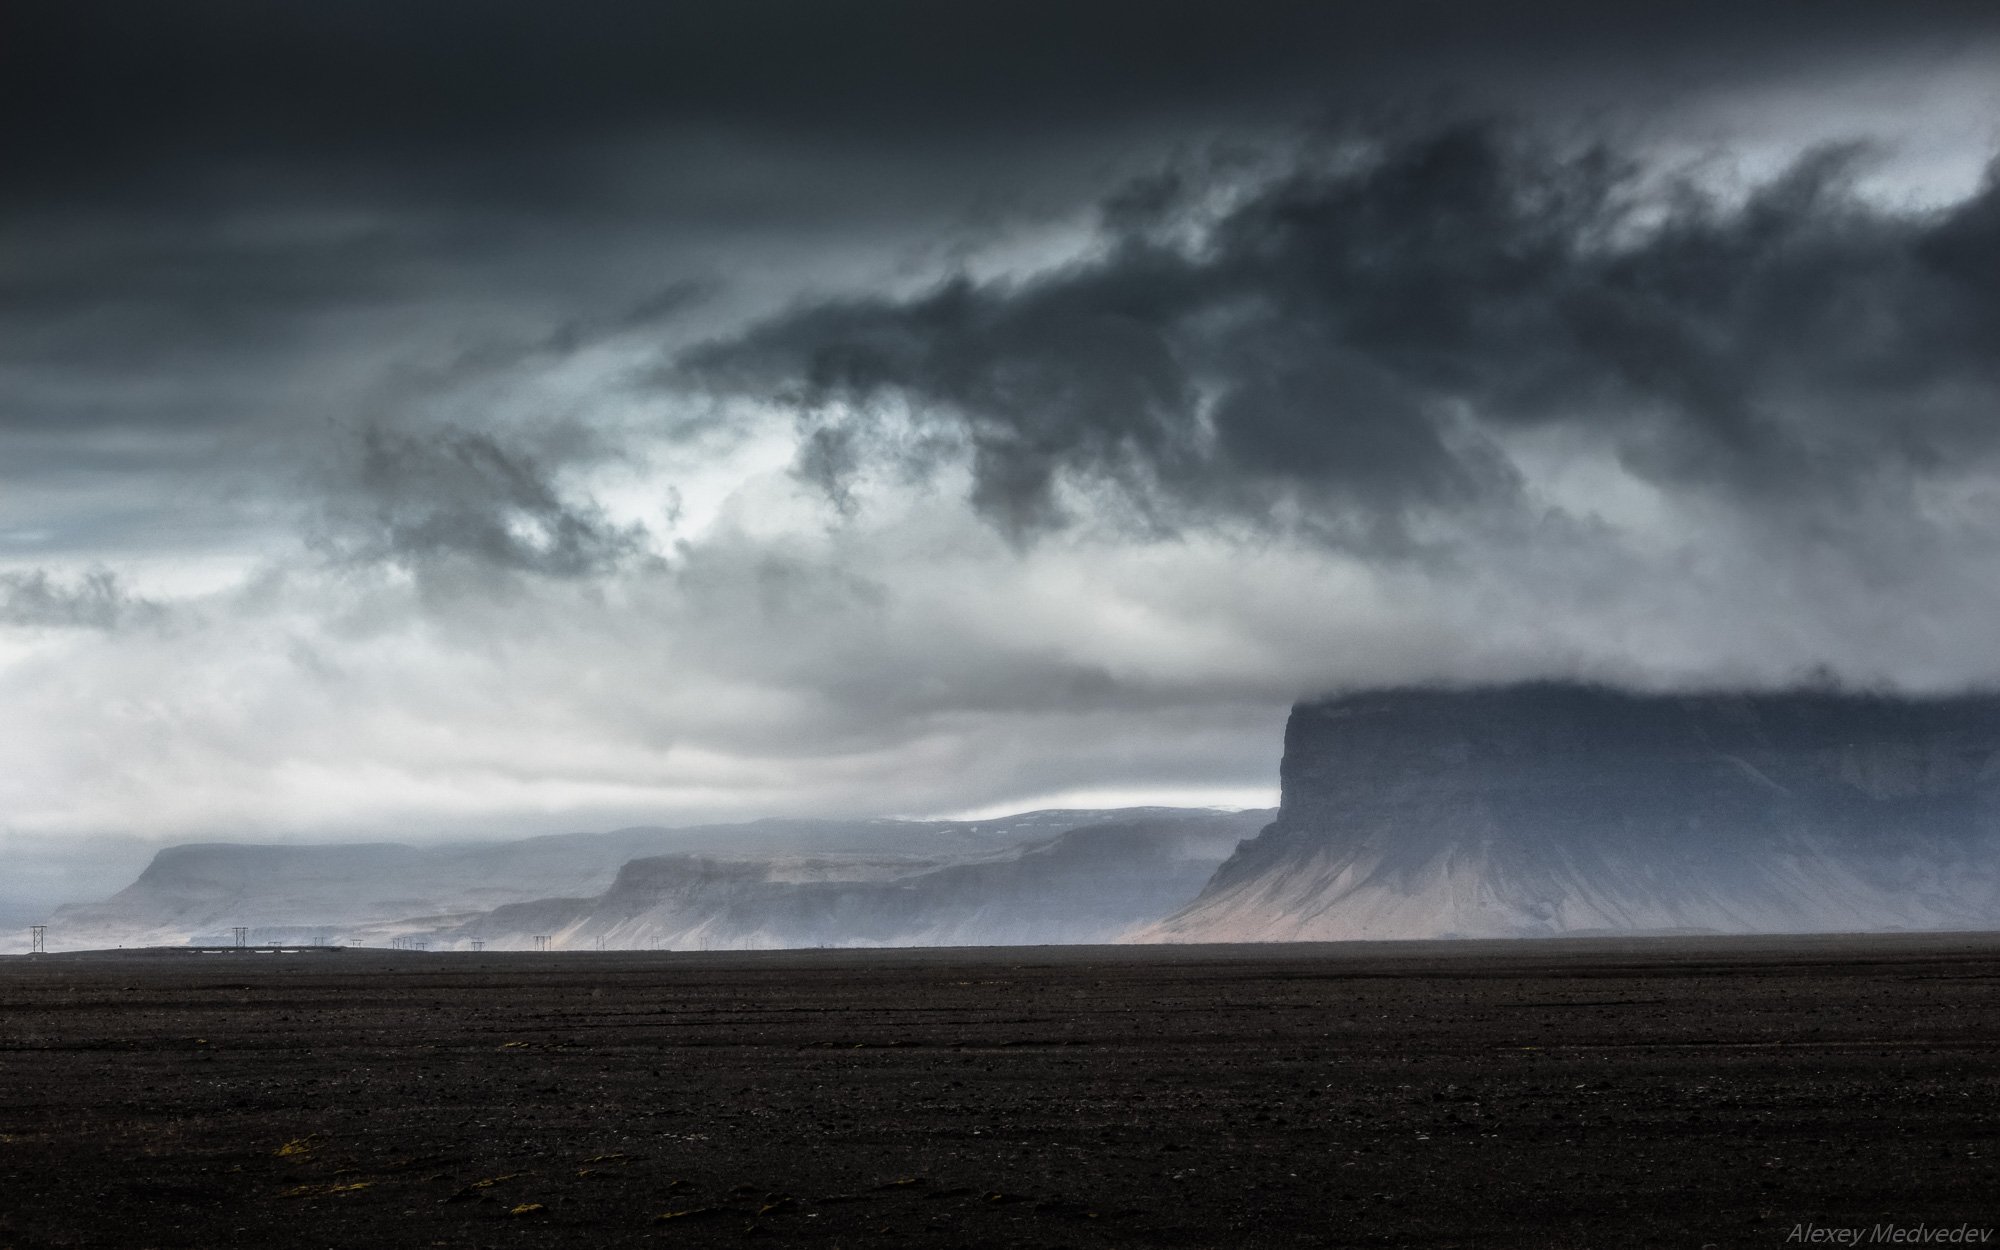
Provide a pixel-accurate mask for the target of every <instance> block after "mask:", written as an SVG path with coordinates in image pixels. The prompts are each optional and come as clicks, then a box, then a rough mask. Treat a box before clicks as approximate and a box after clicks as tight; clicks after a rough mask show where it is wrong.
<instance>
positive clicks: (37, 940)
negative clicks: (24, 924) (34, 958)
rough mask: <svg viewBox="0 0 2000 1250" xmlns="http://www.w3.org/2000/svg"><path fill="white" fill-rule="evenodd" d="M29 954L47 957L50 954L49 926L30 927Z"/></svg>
mask: <svg viewBox="0 0 2000 1250" xmlns="http://www.w3.org/2000/svg"><path fill="white" fill-rule="evenodd" d="M28 953H29V954H30V955H46V954H48V953H49V927H48V926H47V925H45V924H38V925H31V926H29V928H28Z"/></svg>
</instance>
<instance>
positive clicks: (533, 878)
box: [49, 808, 1269, 949]
mask: <svg viewBox="0 0 2000 1250" xmlns="http://www.w3.org/2000/svg"><path fill="white" fill-rule="evenodd" d="M1268 816H1269V813H1268V812H1266V813H1251V814H1248V815H1244V814H1240V813H1221V812H1212V811H1199V810H1183V809H1172V808H1130V809H1122V810H1117V811H1090V810H1071V809H1057V810H1048V811H1036V812H1026V813H1021V814H1019V815H1013V816H1007V817H1000V818H995V819H991V820H979V821H902V820H848V821H837V820H818V821H815V820H764V821H753V822H749V823H746V824H736V825H704V826H696V827H691V828H683V829H660V828H647V827H639V828H631V829H622V830H615V831H612V832H608V833H574V834H555V835H548V836H543V837H536V838H527V839H521V840H518V841H511V842H488V843H478V844H459V845H450V846H439V847H417V846H409V845H404V844H400V843H393V842H379V843H344V844H334V845H317V846H292V845H255V844H231V843H197V844H188V845H182V846H173V847H168V848H165V849H163V850H161V851H160V852H158V853H157V854H156V855H155V856H154V858H153V861H152V862H151V863H150V864H149V865H147V867H146V869H145V870H144V871H143V872H142V873H140V875H139V878H138V879H137V880H136V881H134V882H133V883H132V884H131V885H130V886H128V887H126V888H125V889H124V890H121V891H120V892H119V893H118V894H116V895H114V896H113V897H111V898H109V899H106V900H105V901H103V902H101V903H90V904H77V905H72V906H69V907H65V908H62V909H60V910H59V911H58V912H57V913H56V914H55V916H53V917H52V918H51V919H50V930H49V932H50V938H51V942H52V944H55V945H58V946H59V947H60V948H63V949H78V948H81V947H90V946H117V945H124V946H138V945H178V944H181V943H186V942H190V941H201V942H214V941H222V940H226V939H227V938H228V937H229V935H230V932H231V930H232V928H234V927H235V926H238V925H242V926H245V927H247V928H249V929H250V930H251V935H252V938H253V940H257V941H273V942H301V941H305V942H310V941H322V942H329V943H352V942H362V943H370V944H379V943H385V942H387V941H390V940H392V939H394V938H421V939H423V940H425V941H427V942H431V943H434V944H437V945H441V946H450V945H453V944H456V943H466V942H470V941H472V940H474V939H475V938H476V939H477V940H479V941H482V942H486V943H490V944H491V946H492V948H493V949H505V948H508V947H513V946H519V947H522V948H527V947H528V946H530V944H531V942H532V939H533V937H535V936H545V935H546V936H553V938H554V939H555V941H556V944H557V945H558V946H560V945H563V944H567V943H569V942H571V941H574V942H576V943H579V944H581V943H585V942H588V943H590V944H592V945H594V944H595V943H596V941H597V940H598V939H599V938H601V937H602V938H606V939H607V941H617V942H621V943H626V944H631V945H672V944H673V943H674V942H676V941H679V940H684V941H685V942H686V943H687V944H689V945H693V944H696V943H701V942H706V943H710V944H714V945H725V944H729V945H774V944H787V939H786V937H785V936H784V935H791V940H790V941H789V944H797V945H817V944H821V943H827V944H850V943H852V942H865V943H867V944H880V942H881V941H885V940H888V939H886V938H883V937H882V936H881V935H882V934H885V933H889V932H890V929H886V928H883V927H882V926H881V925H879V924H874V925H870V924H864V923H863V919H864V917H863V914H862V912H860V911H857V910H855V904H858V901H859V900H861V899H862V898H864V897H869V898H873V899H874V900H875V902H876V903H877V904H879V905H880V906H881V907H883V908H891V909H893V905H898V904H900V903H901V902H903V901H905V900H906V899H907V898H911V897H915V894H916V893H922V891H923V889H929V890H932V891H943V892H944V894H950V893H952V890H951V889H950V887H951V886H952V885H953V884H954V883H955V882H957V883H960V884H963V883H962V882H959V879H958V878H955V877H953V876H951V875H950V873H951V872H952V871H972V870H976V869H980V868H982V867H983V866H986V865H1000V864H1005V863H1010V862H1013V861H1016V860H1022V859H1028V858H1033V860H1034V865H1035V866H1041V865H1053V866H1056V867H1059V868H1066V869H1073V870H1075V871H1077V872H1079V873H1083V874H1085V875H1086V876H1089V874H1090V873H1091V872H1095V873H1096V877H1095V878H1093V879H1095V880H1097V881H1098V885H1097V887H1096V899H1095V902H1093V901H1092V900H1090V899H1086V898H1084V897H1082V896H1081V895H1080V894H1079V893H1078V892H1077V891H1076V890H1069V891H1068V892H1067V893H1065V892H1064V889H1063V887H1062V886H1061V884H1060V883H1059V882H1057V881H1055V880H1054V879H1053V878H1051V879H1049V880H1047V881H1045V882H1044V883H1043V884H1044V887H1045V888H1046V889H1048V890H1050V891H1053V892H1054V893H1052V894H1051V897H1056V896H1060V897H1064V898H1068V899H1070V900H1071V901H1072V902H1073V903H1074V905H1076V906H1079V907H1083V906H1095V905H1097V904H1098V903H1104V904H1106V905H1107V906H1108V904H1109V901H1110V900H1113V899H1121V900H1123V901H1121V902H1119V904H1118V906H1119V907H1122V908H1123V909H1124V910H1116V909H1112V910H1116V914H1117V916H1119V917H1120V919H1119V920H1118V922H1117V923H1116V924H1113V925H1109V926H1107V925H1104V924H1097V923H1095V922H1091V923H1087V924H1078V923H1071V924H1069V925H1068V926H1066V927H1065V926H1054V927H1051V926H1049V925H1046V924H1045V925H1043V926H1040V927H1038V928H1035V929H1025V928H1019V927H1016V928H1009V927H1008V926H1007V925H1006V924H1005V923H1004V922H1003V921H1002V920H1001V919H1000V918H999V917H998V916H997V915H995V916H994V918H993V919H992V921H991V922H990V923H988V924H986V925H985V926H983V927H982V926H981V925H978V924H971V923H967V922H965V921H963V920H959V921H953V920H951V919H950V918H949V916H947V915H946V914H945V913H946V912H950V911H951V908H952V907H957V908H958V910H959V911H960V912H969V910H973V911H976V910H977V909H978V908H980V907H981V906H984V903H983V902H982V901H981V898H980V896H979V895H978V890H977V888H976V887H969V890H970V892H968V890H967V889H959V890H958V891H957V892H956V894H955V897H956V898H957V899H958V901H957V902H956V903H954V904H949V905H947V904H944V903H943V902H941V901H934V903H933V904H932V910H931V911H930V912H928V913H926V912H924V909H923V908H921V907H919V908H917V909H915V910H914V911H908V912H906V913H904V914H907V915H910V916H919V915H920V914H921V915H922V917H923V918H922V921H921V923H918V924H915V927H913V928H910V929H909V933H908V935H909V936H910V937H911V940H913V941H914V940H921V936H920V935H921V933H924V932H934V933H945V932H951V933H955V934H957V935H958V936H959V937H961V938H963V939H965V940H968V941H977V940H980V935H981V934H982V933H988V932H1001V931H1003V930H1004V931H1006V932H1010V933H1019V934H1021V935H1022V936H1023V939H1024V940H1031V939H1030V938H1029V935H1030V934H1031V933H1033V932H1041V933H1054V932H1083V931H1087V932H1090V933H1094V934H1100V935H1101V936H1100V937H1099V939H1098V940H1108V938H1110V937H1114V936H1117V934H1118V933H1119V932H1122V931H1123V929H1125V928H1129V927H1131V926H1132V925H1134V924H1137V923H1140V922H1143V921H1149V920H1153V919H1157V918H1158V917H1159V916H1161V915H1164V914H1165V913H1166V912H1167V911H1170V910H1172V909H1173V908H1175V907H1178V906H1179V905H1180V904H1182V903H1184V902H1186V901H1187V900H1188V899H1189V898H1192V897H1193V896H1194V894H1195V893H1196V892H1197V891H1198V890H1199V889H1200V887H1201V884H1202V882H1203V881H1205V880H1206V879H1207V877H1208V874H1209V873H1210V872H1211V871H1212V870H1213V869H1214V867H1215V865H1216V864H1218V863H1220V862H1221V861H1222V859H1223V858H1224V857H1225V856H1226V855H1227V854H1228V852H1229V851H1230V849H1232V847H1233V846H1234V843H1235V842H1236V840H1238V839H1240V838H1242V837H1246V836H1248V835H1249V834H1250V833H1252V832H1254V831H1255V829H1256V827H1258V826H1260V825H1262V824H1263V823H1264V821H1265V820H1266V819H1268ZM1107 824H1108V825H1114V826H1116V825H1122V826H1127V827H1130V828H1133V829H1137V830H1139V831H1140V832H1138V833H1136V834H1134V835H1132V836H1130V837H1127V838H1125V839H1123V840H1121V839H1119V838H1116V837H1109V836H1099V837H1097V838H1094V839H1089V840H1087V841H1091V842H1092V844H1093V845H1096V846H1098V848H1099V849H1100V850H1101V851H1104V852H1106V853H1109V854H1110V855H1111V857H1112V858H1114V859H1115V858H1116V856H1117V854H1119V853H1123V854H1127V855H1129V856H1130V857H1131V863H1130V864H1129V865H1127V866H1126V868H1125V869H1124V870H1122V871H1125V872H1126V875H1128V876H1130V877H1131V878H1132V879H1133V880H1135V881H1143V882H1146V883H1148V884H1147V885H1146V886H1145V888H1144V889H1143V890H1141V891H1140V893H1142V894H1143V895H1144V901H1143V903H1139V902H1134V901H1132V899H1131V898H1130V897H1129V892H1128V893H1127V894H1126V895H1121V894H1120V893H1119V892H1118V891H1117V890H1116V889H1115V888H1112V887H1111V886H1110V885H1108V884H1107V883H1106V882H1105V881H1104V880H1103V878H1104V877H1105V874H1106V872H1107V871H1113V872H1114V875H1115V871H1114V870H1111V869H1107V868H1106V863H1105V856H1104V855H1103V854H1100V855H1098V856H1097V857H1096V858H1095V859H1092V857H1089V856H1084V855H1081V854H1078V853H1075V852H1073V851H1071V852H1061V853H1055V854H1053V855H1052V854H1051V853H1050V852H1049V851H1048V849H1047V848H1049V847H1052V846H1055V845H1057V844H1060V843H1061V842H1062V840H1063V838H1064V837H1065V836H1066V835H1068V834H1070V833H1072V832H1073V831H1076V830H1079V829H1081V828H1084V827H1086V826H1093V825H1107ZM655 860H664V861H666V862H667V863H669V864H671V863H679V864H682V865H684V866H685V872H686V873H687V875H688V876H689V878H690V888H693V887H694V886H698V885H700V883H702V882H707V883H708V884H707V888H706V892H705V893H703V894H702V900H703V901H702V902H701V904H700V906H702V907H711V908H715V909H717V910H716V914H715V915H713V916H709V917H708V918H707V919H705V920H704V919H698V918H691V913H690V914H682V913H672V914H669V912H668V911H660V910H659V905H658V903H657V901H656V902H655V903H654V904H650V905H649V906H651V908H652V910H654V912H655V913H656V914H655V915H654V917H653V920H652V921H651V922H647V923H643V924H641V923H634V922H633V921H632V920H631V919H630V918H629V917H628V918H627V919H626V920H624V921H621V922H617V923H613V922H611V921H609V920H607V919H605V918H604V916H597V915H596V914H595V913H591V914H589V915H586V914H585V913H586V912H587V910H588V909H589V908H590V907H591V906H592V905H593V904H594V903H595V902H596V901H597V900H600V899H606V900H608V901H606V902H604V903H603V906H604V907H606V908H611V909H614V910H615V909H619V908H624V909H626V910H631V909H632V907H633V898H634V891H635V890H636V889H637V888H638V882H640V881H642V880H652V881H654V882H656V883H657V882H658V881H659V879H660V871H661V870H660V869H659V868H658V867H657V866H656V868H655V869H653V870H651V876H650V877H648V875H647V871H646V870H643V869H636V868H635V869H633V870H632V871H631V872H629V873H628V871H627V870H628V866H631V865H635V864H639V865H643V864H646V863H648V862H651V861H655ZM1093 865H1094V867H1093ZM1008 871H1009V870H1003V869H999V868H997V867H996V868H995V869H994V870H993V871H992V874H991V875H990V876H988V877H985V878H979V877H977V874H976V873H975V878H974V879H976V880H980V881H985V882H987V883H989V884H991V885H992V886H993V888H996V889H998V888H1001V883H1002V882H1003V881H1004V880H1005V879H1006V877H1007V873H1008ZM1012 871H1015V872H1022V871H1031V869H1016V870H1012ZM941 872H942V873H945V874H946V875H944V876H941V877H932V876H931V874H937V873H941ZM1056 875H1057V876H1059V875H1060V873H1057V874H1056ZM927 877H928V878H930V879H928V880H927V881H926V883H925V885H924V886H923V887H922V888H916V887H903V886H895V885H894V884H893V883H896V882H899V881H914V880H919V879H925V878H927ZM752 881H754V883H755V889H754V890H752V889H748V886H749V884H750V883H751V882H752ZM724 883H734V885H732V886H730V887H729V888H727V889H725V888H724ZM913 890H914V891H915V893H913ZM732 891H733V892H732ZM843 891H844V894H843ZM869 891H873V892H874V893H873V894H872V895H871V894H870V893H869ZM944 894H938V895H937V896H936V898H937V899H939V900H941V899H942V898H943V897H944ZM836 896H842V897H848V898H849V899H851V900H853V902H852V903H850V905H849V906H847V907H846V909H845V910H842V909H839V908H835V909H834V911H833V912H832V913H828V914H829V915H831V914H838V915H842V916H845V917H846V918H847V921H848V923H847V925H846V927H845V928H843V927H842V926H840V925H836V924H832V923H830V922H829V921H828V920H827V919H825V918H824V917H823V918H822V919H820V920H814V921H810V922H808V921H806V920H804V919H803V917H807V916H810V915H814V914H818V913H817V912H816V911H815V909H816V908H818V909H821V910H822V911H823V910H824V909H825V906H826V901H827V900H830V899H832V898H834V897H836ZM760 900H761V901H760ZM1023 905H1024V906H1025V905H1026V904H1025V902H1024V903H1023ZM759 906H761V907H762V908H764V909H765V911H766V912H767V913H768V916H767V917H766V918H765V919H761V920H760V919H758V918H757V916H756V914H755V913H756V909H757V908H758V907H759ZM940 907H942V908H943V909H944V910H943V911H938V910H937V909H938V908H940ZM1134 908H1138V909H1139V910H1145V909H1147V908H1150V909H1151V910H1150V913H1149V914H1145V915H1137V914H1134ZM787 909H790V910H787ZM1100 910H1104V908H1100ZM496 914H497V915H498V916H499V919H497V920H495V919H491V917H493V916H495V915H496ZM609 914H610V913H609V912H607V913H605V915H607V916H608V915H609ZM884 914H889V913H888V912H885V913H884ZM1105 914H1107V915H1108V914H1111V911H1110V910H1106V911H1105ZM781 916H790V917H792V919H781V918H780V917H781ZM508 917H513V918H514V919H517V920H520V921H521V922H522V925H523V926H524V927H521V928H519V929H518V931H517V930H516V929H515V928H513V927H510V923H509V920H508ZM530 917H533V918H534V919H533V920H532V922H530V921H529V918H530ZM1127 917H1129V918H1127ZM863 930H866V932H867V933H868V934H872V935H874V936H867V937H864V936H860V935H861V933H862V931H863ZM676 935H680V936H679V937H677V936H676ZM1042 940H1062V939H1060V938H1054V937H1049V938H1043V939H1042Z"/></svg>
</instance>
